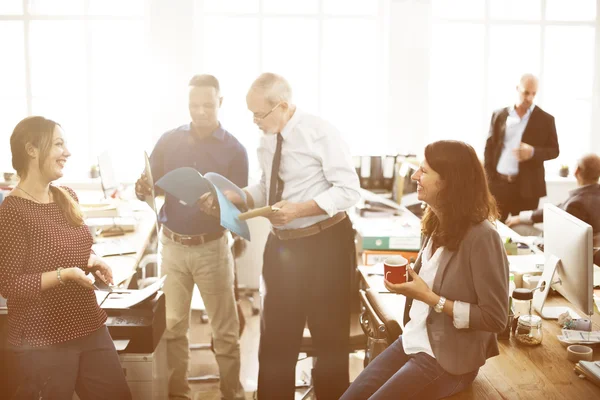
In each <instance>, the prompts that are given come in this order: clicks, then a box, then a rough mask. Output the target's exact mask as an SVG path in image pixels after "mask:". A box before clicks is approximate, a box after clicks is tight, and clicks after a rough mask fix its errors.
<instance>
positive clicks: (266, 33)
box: [194, 0, 386, 178]
mask: <svg viewBox="0 0 600 400" xmlns="http://www.w3.org/2000/svg"><path fill="white" fill-rule="evenodd" d="M382 3H383V2H381V1H372V0H352V1H348V0H343V1H341V0H310V1H309V0H307V1H295V0H285V1H283V0H261V1H247V0H244V1H241V0H227V1H221V0H204V1H200V0H198V1H196V12H195V18H194V21H195V32H196V33H195V37H196V38H197V42H199V43H201V45H199V46H195V49H196V54H195V57H194V58H195V68H194V70H195V71H198V72H204V73H211V74H213V75H215V76H216V77H217V78H218V79H219V81H220V82H221V86H222V92H223V96H224V102H223V107H222V109H221V112H220V118H221V120H222V121H223V123H224V124H226V128H227V129H229V130H230V131H231V132H232V133H233V134H234V135H236V136H237V137H238V139H240V141H241V142H242V143H243V144H244V145H245V146H246V148H247V149H248V154H249V158H250V163H251V165H250V167H251V175H254V177H255V178H256V177H257V176H256V170H257V164H256V156H255V153H256V152H255V149H256V147H257V145H258V143H259V139H260V135H261V133H260V132H259V131H258V128H257V127H256V126H255V125H254V124H253V122H252V118H251V116H250V114H249V112H248V110H247V107H246V103H245V98H246V93H247V91H248V89H249V87H250V85H251V83H252V82H253V80H254V79H255V78H256V77H257V76H258V75H259V74H260V73H261V72H266V71H269V72H275V73H278V74H280V75H282V76H284V77H285V78H286V79H287V80H288V81H289V82H290V84H291V86H292V90H293V96H294V102H295V103H296V104H297V105H298V107H299V108H301V109H303V110H305V111H307V112H310V113H314V114H317V115H320V116H322V117H323V118H325V119H327V120H329V121H330V122H331V123H332V124H334V125H335V126H336V127H337V128H338V129H339V130H340V131H341V132H342V134H343V135H344V137H345V138H346V140H347V141H348V144H349V145H350V147H351V149H352V150H353V151H354V152H356V153H361V152H365V151H367V152H368V151H370V150H371V149H377V151H381V149H382V148H385V144H384V143H385V141H386V134H385V126H384V125H385V123H384V121H386V118H385V115H384V109H385V107H384V98H385V96H382V95H381V93H382V87H383V85H384V82H383V80H384V78H383V77H384V76H385V74H384V73H385V71H386V67H385V65H384V62H383V60H384V54H383V53H384V51H383V49H385V45H384V42H385V40H384V33H385V32H384V31H383V26H384V24H383V23H382V22H383V11H382ZM239 32H244V34H243V35H240V34H239Z"/></svg>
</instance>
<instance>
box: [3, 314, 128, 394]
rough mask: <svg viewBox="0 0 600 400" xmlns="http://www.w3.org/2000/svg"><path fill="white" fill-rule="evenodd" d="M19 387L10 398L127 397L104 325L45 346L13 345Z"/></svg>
mask: <svg viewBox="0 0 600 400" xmlns="http://www.w3.org/2000/svg"><path fill="white" fill-rule="evenodd" d="M13 352H14V353H15V367H16V368H17V375H18V376H19V388H18V390H17V393H16V395H15V396H14V397H13V399H27V400H30V399H36V400H37V399H44V400H71V399H72V398H73V393H74V392H77V396H79V398H80V399H81V400H104V399H114V400H129V399H131V393H130V391H129V386H127V382H126V381H125V375H124V374H123V369H122V368H121V363H120V361H119V356H118V354H117V351H116V350H115V346H114V344H113V341H112V339H111V337H110V334H109V333H108V329H107V327H106V326H104V325H103V326H102V327H101V328H99V329H98V330H96V331H95V332H92V333H90V334H89V335H87V336H84V337H81V338H77V339H73V340H69V341H67V342H64V343H59V344H56V345H51V346H44V347H30V346H27V345H24V346H19V347H13Z"/></svg>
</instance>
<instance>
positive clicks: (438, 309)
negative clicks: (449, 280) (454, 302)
mask: <svg viewBox="0 0 600 400" xmlns="http://www.w3.org/2000/svg"><path fill="white" fill-rule="evenodd" d="M444 304H446V298H445V297H444V296H440V301H438V303H437V304H436V305H435V306H434V307H433V311H435V312H436V313H441V312H442V311H444Z"/></svg>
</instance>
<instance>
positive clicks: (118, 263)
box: [96, 211, 156, 288]
mask: <svg viewBox="0 0 600 400" xmlns="http://www.w3.org/2000/svg"><path fill="white" fill-rule="evenodd" d="M134 216H135V218H136V219H137V221H138V224H137V226H136V229H135V231H133V232H130V233H126V234H125V235H123V236H117V237H118V238H124V239H127V240H131V241H132V242H133V243H134V246H135V248H136V249H137V251H136V252H135V253H134V254H125V255H120V256H106V257H103V259H104V261H106V263H107V264H108V265H109V266H110V267H111V268H112V270H113V276H114V281H115V284H119V283H120V284H121V285H120V286H122V287H125V288H127V287H128V286H129V284H130V282H131V279H132V277H133V275H134V274H135V272H136V269H137V266H138V264H139V263H140V261H141V259H142V257H143V256H144V254H145V253H146V250H147V249H148V247H149V245H150V242H151V240H152V237H153V236H155V232H156V217H155V216H154V214H153V213H152V212H151V211H136V212H134ZM111 239H114V237H108V238H102V237H98V238H96V241H97V242H101V241H102V240H111Z"/></svg>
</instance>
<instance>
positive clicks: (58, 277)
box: [56, 267, 65, 285]
mask: <svg viewBox="0 0 600 400" xmlns="http://www.w3.org/2000/svg"><path fill="white" fill-rule="evenodd" d="M63 269H64V268H63V267H58V269H57V270H56V279H58V282H60V284H61V285H64V284H65V281H63V280H62V278H61V276H60V271H62V270H63Z"/></svg>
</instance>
